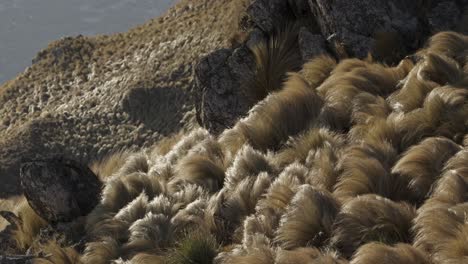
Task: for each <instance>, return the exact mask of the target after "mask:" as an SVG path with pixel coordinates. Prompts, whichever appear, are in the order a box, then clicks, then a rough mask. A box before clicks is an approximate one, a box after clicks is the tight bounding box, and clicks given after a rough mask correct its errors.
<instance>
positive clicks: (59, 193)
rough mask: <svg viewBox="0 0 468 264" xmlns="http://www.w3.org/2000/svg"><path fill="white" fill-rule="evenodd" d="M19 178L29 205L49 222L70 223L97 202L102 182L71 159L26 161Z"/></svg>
mask: <svg viewBox="0 0 468 264" xmlns="http://www.w3.org/2000/svg"><path fill="white" fill-rule="evenodd" d="M20 177H21V186H22V188H23V192H24V195H25V196H26V199H27V200H28V203H29V205H30V206H31V208H32V209H33V210H34V211H35V212H36V213H37V214H38V215H39V216H40V217H42V218H43V219H44V220H46V221H48V222H50V223H56V222H68V221H72V220H74V219H76V218H77V217H79V216H83V215H86V214H88V213H89V212H90V211H91V210H92V209H93V208H94V207H95V206H96V204H97V203H98V202H99V197H100V193H101V187H102V183H101V182H100V181H99V179H98V178H97V177H96V175H94V173H93V172H92V171H91V170H90V169H89V168H88V167H87V166H83V165H81V164H79V163H77V162H75V161H72V160H64V159H48V160H38V161H31V162H26V163H23V164H22V166H21V173H20Z"/></svg>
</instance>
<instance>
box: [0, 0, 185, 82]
mask: <svg viewBox="0 0 468 264" xmlns="http://www.w3.org/2000/svg"><path fill="white" fill-rule="evenodd" d="M176 1H177V0H0V84H1V83H3V82H5V81H7V80H9V79H12V78H14V77H15V76H16V75H17V74H18V73H20V72H22V71H23V70H24V69H25V68H26V67H28V66H30V65H31V60H32V58H33V57H34V56H35V55H36V53H37V52H38V51H40V50H41V49H43V48H45V47H46V46H47V44H48V43H49V42H51V41H53V40H56V39H59V38H61V37H64V36H74V35H79V34H82V35H95V34H108V33H116V32H123V31H127V30H128V29H130V28H132V27H134V26H136V25H138V24H142V23H143V22H145V21H146V20H148V19H150V18H153V17H156V16H159V15H161V14H162V13H164V12H165V11H166V10H167V9H169V8H170V7H171V6H172V5H174V4H175V3H176Z"/></svg>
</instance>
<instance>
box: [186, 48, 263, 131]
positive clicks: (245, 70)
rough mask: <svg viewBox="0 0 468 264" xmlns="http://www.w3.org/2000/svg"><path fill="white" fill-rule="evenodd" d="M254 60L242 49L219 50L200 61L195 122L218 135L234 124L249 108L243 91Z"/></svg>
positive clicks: (196, 74)
mask: <svg viewBox="0 0 468 264" xmlns="http://www.w3.org/2000/svg"><path fill="white" fill-rule="evenodd" d="M254 64H255V62H254V58H253V56H252V54H251V53H250V51H249V50H248V48H247V47H246V46H245V45H243V46H241V47H240V48H237V49H235V50H234V51H232V50H230V49H221V50H218V51H216V52H213V53H211V54H209V55H208V56H206V57H205V58H203V59H202V60H201V61H200V62H199V63H198V65H197V67H196V69H195V77H196V90H197V92H196V96H197V98H196V100H195V101H196V102H197V103H196V109H197V120H198V122H199V123H200V124H201V125H203V126H204V127H205V128H206V129H208V130H209V131H210V132H213V133H215V134H216V133H219V132H221V131H223V130H224V129H225V128H227V127H229V126H231V125H233V124H234V122H235V121H236V120H237V119H238V118H239V116H242V115H244V114H245V113H246V112H247V111H248V109H249V107H250V104H249V100H248V99H247V95H246V93H245V91H244V90H243V89H242V88H243V87H244V86H243V84H245V83H246V81H247V80H248V78H249V76H251V75H252V72H253V67H254Z"/></svg>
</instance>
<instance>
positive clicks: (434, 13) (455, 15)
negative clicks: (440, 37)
mask: <svg viewBox="0 0 468 264" xmlns="http://www.w3.org/2000/svg"><path fill="white" fill-rule="evenodd" d="M460 10H461V9H460V7H459V6H458V5H457V4H456V3H455V2H454V1H451V0H448V1H441V2H440V3H437V4H436V5H435V6H434V7H432V8H431V10H430V12H429V14H428V21H429V24H430V26H431V29H432V31H433V32H437V31H444V30H450V29H453V28H454V27H455V26H456V24H457V22H458V20H459V18H460V15H461V11H460Z"/></svg>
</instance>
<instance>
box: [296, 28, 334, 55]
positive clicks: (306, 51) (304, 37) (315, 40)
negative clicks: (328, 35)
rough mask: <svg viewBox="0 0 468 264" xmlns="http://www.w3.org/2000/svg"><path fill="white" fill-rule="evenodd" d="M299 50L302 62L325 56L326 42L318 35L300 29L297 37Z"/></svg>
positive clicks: (305, 29)
mask: <svg viewBox="0 0 468 264" xmlns="http://www.w3.org/2000/svg"><path fill="white" fill-rule="evenodd" d="M298 41H299V49H300V50H301V56H302V60H303V61H308V60H310V59H312V58H313V57H315V56H318V55H321V54H326V53H327V50H326V45H327V43H326V40H325V39H324V38H323V36H322V35H320V34H314V33H312V32H310V31H309V30H308V29H307V28H305V27H302V28H301V29H300V30H299V35H298Z"/></svg>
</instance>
